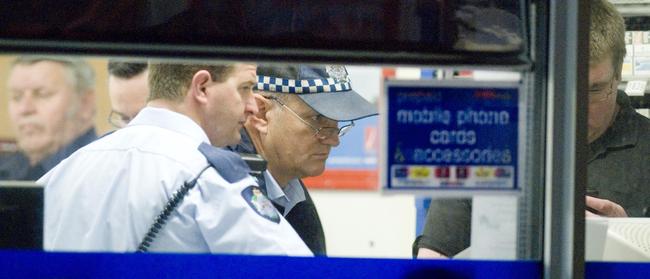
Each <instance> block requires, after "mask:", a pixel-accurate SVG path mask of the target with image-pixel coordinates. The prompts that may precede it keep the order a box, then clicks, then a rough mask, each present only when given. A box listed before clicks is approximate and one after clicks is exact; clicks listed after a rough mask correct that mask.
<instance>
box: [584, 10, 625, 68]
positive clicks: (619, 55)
mask: <svg viewBox="0 0 650 279" xmlns="http://www.w3.org/2000/svg"><path fill="white" fill-rule="evenodd" d="M589 2H590V4H591V28H590V32H589V65H595V64H598V63H600V62H602V61H603V60H605V59H606V58H607V57H609V56H610V55H611V57H612V67H613V69H614V75H615V77H616V78H618V79H620V77H621V68H622V66H623V59H624V58H625V52H626V51H625V21H624V20H623V17H622V16H621V14H620V13H619V12H618V11H617V10H616V7H614V5H612V4H611V3H609V1H607V0H592V1H589Z"/></svg>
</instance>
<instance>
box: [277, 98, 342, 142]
mask: <svg viewBox="0 0 650 279" xmlns="http://www.w3.org/2000/svg"><path fill="white" fill-rule="evenodd" d="M264 98H266V99H269V100H274V101H276V102H278V104H280V105H281V106H283V107H285V108H286V109H287V110H288V111H289V112H290V113H291V114H293V115H294V116H295V117H297V118H298V119H299V120H300V121H302V123H305V124H307V126H309V127H310V128H311V129H312V130H314V136H315V137H317V138H318V139H320V140H324V139H327V138H331V137H333V136H335V135H336V136H338V137H339V138H340V137H343V136H344V135H345V134H347V133H348V132H349V131H350V129H352V127H354V121H350V124H347V125H344V126H342V127H341V128H338V127H320V128H316V126H314V125H312V124H311V123H309V122H308V121H307V120H305V119H304V118H302V117H300V115H298V114H297V113H296V112H295V111H294V110H292V109H291V108H290V107H289V106H287V105H285V104H284V103H282V102H281V101H280V100H279V99H278V98H276V97H273V96H264ZM318 117H322V115H315V116H313V117H311V120H312V121H314V122H317V121H318Z"/></svg>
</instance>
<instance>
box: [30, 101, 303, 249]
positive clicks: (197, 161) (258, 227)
mask: <svg viewBox="0 0 650 279" xmlns="http://www.w3.org/2000/svg"><path fill="white" fill-rule="evenodd" d="M203 142H205V143H209V140H208V137H207V135H206V134H205V132H204V131H203V130H202V129H201V128H200V127H199V126H198V125H197V124H196V123H195V122H194V121H193V120H191V119H190V118H188V117H187V116H185V115H182V114H178V113H175V112H172V111H169V110H166V109H157V108H145V109H143V110H142V111H141V112H140V113H139V114H138V115H137V116H136V117H135V119H133V121H131V123H130V124H129V126H127V127H126V128H123V129H120V130H118V131H116V132H114V133H113V134H111V135H108V136H105V137H103V138H101V139H99V140H97V141H95V142H93V143H91V144H90V145H87V146H86V147H84V148H82V149H80V150H78V151H77V152H75V153H74V154H72V155H71V156H70V157H69V158H68V159H66V160H64V161H63V162H62V163H61V164H59V165H57V166H56V167H55V168H54V169H52V170H51V171H50V172H48V173H47V174H46V175H45V176H43V177H42V178H41V179H40V180H39V181H38V182H39V183H40V184H43V185H45V216H44V218H45V220H44V221H45V226H44V248H45V250H48V251H100V252H102V251H111V252H130V251H135V250H136V248H137V246H138V244H139V243H140V241H141V240H142V238H143V237H144V235H145V234H146V233H147V231H148V229H149V228H150V227H151V225H152V223H153V221H154V218H155V217H156V216H157V215H158V214H160V212H161V211H162V210H163V207H164V205H165V204H166V203H167V201H168V200H169V199H170V197H171V196H172V194H173V193H174V192H175V191H176V190H178V188H179V187H180V186H181V185H182V184H183V183H184V182H186V181H190V180H192V179H193V178H194V177H196V176H197V175H198V173H199V172H200V171H201V170H202V169H203V168H205V167H206V166H207V165H208V162H207V160H206V158H205V157H204V156H203V155H202V154H201V153H200V152H199V151H198V149H197V147H198V146H199V145H200V144H201V143H203ZM256 185H257V184H256V182H255V180H254V179H253V178H252V177H250V176H246V177H245V178H244V179H242V180H239V181H236V182H234V183H229V182H227V181H226V180H225V179H224V178H223V177H222V176H221V175H220V174H219V173H218V172H217V171H216V170H215V169H214V168H209V169H208V170H207V171H205V172H204V173H203V174H202V175H201V177H200V178H199V179H198V182H197V184H196V186H195V187H194V188H193V189H191V190H190V191H189V192H188V194H187V195H186V197H185V199H184V201H183V202H182V203H181V204H180V205H179V206H178V207H177V208H176V210H175V211H174V212H173V213H172V214H171V215H170V217H169V219H168V221H167V223H166V224H165V226H164V227H163V228H162V230H161V231H160V233H159V234H158V237H157V238H156V239H155V240H154V241H153V243H152V245H151V246H150V248H149V251H158V252H193V253H208V252H210V253H243V254H275V255H296V256H309V255H312V254H311V252H310V251H309V249H308V248H307V246H306V245H305V244H304V243H303V241H302V240H301V239H300V237H299V236H298V234H297V233H296V232H295V231H294V230H293V228H292V227H291V225H290V224H289V223H288V222H287V221H286V220H285V219H284V218H283V217H282V216H277V215H279V214H277V211H275V209H274V208H273V206H270V207H271V209H273V210H272V211H270V209H269V208H268V206H265V205H264V204H263V203H260V201H262V202H263V200H264V199H265V198H264V197H260V196H259V195H256V196H255V197H253V198H251V195H248V200H247V199H246V198H247V197H246V195H245V193H251V192H250V190H251V186H256ZM247 190H248V192H246V191H247ZM267 202H268V200H267ZM268 204H270V202H269V203H268ZM260 208H262V209H260ZM260 212H262V213H260ZM269 212H270V213H273V212H275V214H277V215H276V216H277V217H279V218H268V217H265V215H264V213H269Z"/></svg>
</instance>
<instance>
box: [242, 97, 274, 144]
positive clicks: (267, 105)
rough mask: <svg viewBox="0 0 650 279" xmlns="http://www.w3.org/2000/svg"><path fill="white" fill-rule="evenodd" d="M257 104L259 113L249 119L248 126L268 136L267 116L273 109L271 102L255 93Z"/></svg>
mask: <svg viewBox="0 0 650 279" xmlns="http://www.w3.org/2000/svg"><path fill="white" fill-rule="evenodd" d="M253 98H255V103H256V104H257V110H258V111H257V113H256V114H253V115H251V116H249V117H248V120H247V122H246V125H247V126H248V127H250V128H253V129H255V130H256V131H257V132H259V133H260V134H266V133H267V131H268V127H269V125H268V119H267V114H268V112H269V110H270V109H271V106H272V104H271V100H269V99H266V98H264V97H263V96H262V95H260V94H257V93H253Z"/></svg>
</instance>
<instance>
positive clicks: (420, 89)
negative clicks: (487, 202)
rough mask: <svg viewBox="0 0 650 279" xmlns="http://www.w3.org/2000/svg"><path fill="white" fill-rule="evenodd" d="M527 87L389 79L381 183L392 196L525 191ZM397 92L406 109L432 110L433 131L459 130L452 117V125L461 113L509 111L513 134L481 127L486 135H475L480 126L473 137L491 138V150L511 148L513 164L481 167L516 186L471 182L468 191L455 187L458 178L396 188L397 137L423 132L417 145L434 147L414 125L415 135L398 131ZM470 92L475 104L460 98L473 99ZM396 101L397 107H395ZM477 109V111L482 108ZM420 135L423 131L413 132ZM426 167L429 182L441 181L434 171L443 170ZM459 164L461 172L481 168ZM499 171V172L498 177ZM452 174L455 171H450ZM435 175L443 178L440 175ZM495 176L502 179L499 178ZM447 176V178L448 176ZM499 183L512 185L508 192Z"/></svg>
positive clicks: (509, 127)
mask: <svg viewBox="0 0 650 279" xmlns="http://www.w3.org/2000/svg"><path fill="white" fill-rule="evenodd" d="M522 87H523V85H522V83H520V82H501V81H499V82H487V81H471V80H415V81H404V80H388V81H386V82H385V86H384V94H383V96H382V101H383V102H381V104H382V107H381V114H380V116H381V125H382V126H381V128H382V130H383V131H385V132H384V133H386V135H387V136H386V137H384V138H382V140H383V141H382V152H381V160H380V172H381V176H380V177H381V178H380V181H381V183H382V189H383V190H387V191H386V192H388V193H415V194H423V195H424V194H433V193H437V194H443V195H449V194H450V195H451V196H468V195H469V196H471V195H472V194H470V193H491V192H494V191H495V190H497V191H499V192H501V193H503V192H504V191H505V192H514V193H519V189H520V187H519V184H518V183H519V181H520V179H521V167H520V165H521V164H522V160H521V159H522V158H524V157H523V155H524V154H523V151H524V149H523V148H522V147H521V146H520V145H521V143H523V142H525V140H524V131H525V120H526V114H525V113H526V108H525V106H524V105H523V104H525V95H524V94H522V92H523V91H522ZM396 90H400V93H401V96H400V99H399V102H403V103H401V104H400V105H405V104H406V106H411V108H412V107H418V108H424V109H427V110H428V111H427V113H428V115H429V119H428V121H429V122H427V123H425V124H427V125H429V124H430V123H432V124H431V125H429V126H427V127H436V125H438V126H437V127H440V126H445V127H451V126H455V125H456V123H449V122H450V118H452V119H451V121H452V122H453V121H456V120H457V119H456V113H457V112H458V111H459V110H462V109H465V108H467V109H478V110H480V109H485V108H488V109H489V108H494V111H505V112H504V114H507V115H505V117H510V118H509V119H510V120H512V121H510V122H508V121H507V120H508V119H506V121H505V122H506V124H507V126H505V127H506V128H507V129H501V131H499V130H496V129H492V130H491V131H487V132H486V131H485V130H486V129H482V128H487V129H489V128H490V127H481V126H480V125H479V126H478V129H479V130H481V129H482V130H483V131H478V132H475V131H474V130H476V126H475V127H474V128H473V129H474V130H472V132H473V133H474V132H475V133H476V134H472V136H474V139H476V138H478V136H482V137H488V142H490V145H494V146H501V147H507V148H508V149H510V151H511V152H512V154H510V155H511V158H510V159H511V161H508V163H507V164H498V163H494V162H488V163H485V164H481V165H485V166H487V168H488V171H491V172H492V174H499V176H501V175H502V174H503V173H504V171H505V173H506V174H508V175H512V181H508V180H505V182H499V181H498V180H497V182H496V183H495V184H496V185H499V186H501V187H492V186H493V185H489V184H483V185H488V186H484V187H481V185H470V183H467V184H466V185H465V186H467V187H458V185H457V184H453V183H458V181H453V179H452V182H453V183H450V184H444V183H446V181H445V182H444V183H443V184H442V185H427V183H430V182H428V181H425V182H422V184H423V185H425V186H423V185H414V186H411V185H399V186H398V187H395V185H393V181H394V175H393V174H392V173H391V168H393V167H394V166H395V165H396V164H395V160H393V159H394V158H391V156H390V155H389V154H391V153H393V152H394V151H395V150H396V148H395V137H399V136H402V135H404V134H406V135H408V137H410V138H414V137H416V136H415V134H418V133H419V134H418V135H419V137H417V139H415V140H419V142H418V144H422V145H426V144H428V145H432V144H431V143H423V141H422V140H424V141H427V139H428V138H427V137H426V135H425V136H424V137H422V136H421V134H422V131H420V129H413V127H416V126H413V125H411V127H410V130H404V129H400V128H396V127H397V126H396V123H395V122H397V120H396V118H397V111H396V107H398V106H396V105H395V104H394V102H398V101H397V100H396V97H395V95H394V94H397V93H396ZM468 91H471V92H473V93H472V94H473V95H472V96H473V99H472V100H463V99H462V98H461V97H459V96H462V95H464V96H467V94H468ZM404 92H406V93H404ZM391 94H393V95H391ZM477 94H478V95H477ZM420 95H421V96H420ZM404 96H406V97H404ZM418 98H420V99H421V100H419V99H418ZM404 100H406V101H404ZM448 100H453V102H445V101H448ZM391 101H392V102H393V104H391ZM409 102H411V103H409ZM413 103H419V104H415V105H414V104H413ZM432 104H433V105H432ZM473 106H476V108H475V107H473ZM490 112H491V111H490ZM400 113H401V111H400ZM450 115H451V117H450ZM459 119H460V118H459ZM445 121H447V122H445ZM405 126H406V125H405ZM402 128H403V127H402ZM453 128H456V127H453ZM501 128H503V127H501ZM414 130H415V131H417V132H412V131H414ZM429 130H430V129H427V130H424V131H425V132H428V131H429ZM503 130H506V131H505V132H506V134H505V135H504V134H503ZM405 131H408V132H405ZM455 131H456V130H455ZM461 131H462V129H461ZM495 131H496V133H495ZM485 135H487V136H485ZM407 141H414V139H407ZM461 144H462V142H461ZM446 146H451V148H450V149H451V150H457V149H459V148H458V146H459V145H458V144H456V145H454V144H453V143H452V144H447V145H446ZM409 155H412V154H409ZM504 162H505V161H504ZM413 165H414V168H419V166H418V165H419V164H413ZM421 165H422V172H423V175H424V176H427V175H428V177H429V178H427V179H430V180H435V178H434V179H431V178H430V177H431V176H434V174H432V172H433V171H436V172H437V171H438V169H437V167H434V166H432V165H433V164H429V163H421ZM440 165H442V164H438V165H437V166H440ZM458 165H461V166H460V167H461V168H464V167H463V166H462V165H469V166H476V165H471V164H458ZM476 167H480V166H476ZM502 167H506V168H502ZM504 169H505V170H504ZM395 171H397V170H395ZM459 171H460V170H458V169H455V168H454V167H453V166H452V167H451V172H459ZM497 171H498V172H499V173H497ZM408 172H409V176H410V173H412V172H413V171H412V170H411V169H409V170H408ZM447 172H449V170H447ZM435 175H436V176H437V175H438V174H435ZM454 175H456V174H454ZM494 176H495V177H497V175H494ZM442 177H443V178H444V176H442ZM506 177H507V176H506ZM409 178H410V177H409ZM455 178H456V176H454V179H455ZM459 180H461V179H459ZM461 182H462V180H461ZM433 183H434V184H435V183H438V182H433ZM481 183H483V182H481ZM498 183H501V184H503V185H507V187H505V186H502V185H501V184H498ZM476 184H479V183H476ZM513 190H514V191H513Z"/></svg>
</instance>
